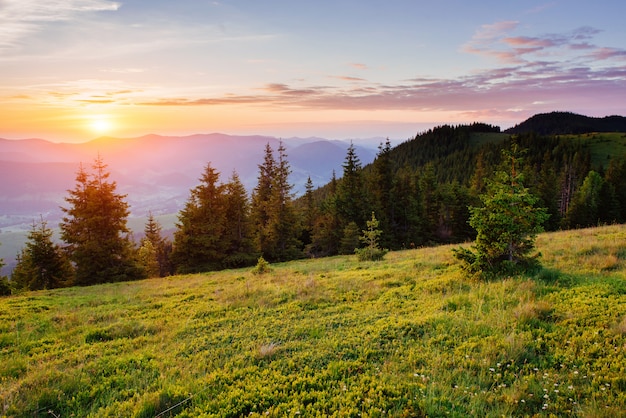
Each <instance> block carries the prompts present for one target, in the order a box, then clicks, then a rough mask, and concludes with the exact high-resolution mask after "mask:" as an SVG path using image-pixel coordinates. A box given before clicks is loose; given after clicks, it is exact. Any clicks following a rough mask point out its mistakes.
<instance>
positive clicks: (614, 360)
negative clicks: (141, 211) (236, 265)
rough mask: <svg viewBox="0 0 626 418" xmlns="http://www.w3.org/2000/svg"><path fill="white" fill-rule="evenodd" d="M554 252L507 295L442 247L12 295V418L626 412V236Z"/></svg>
mask: <svg viewBox="0 0 626 418" xmlns="http://www.w3.org/2000/svg"><path fill="white" fill-rule="evenodd" d="M537 244H538V249H539V250H540V251H541V252H542V254H543V256H542V263H543V269H542V270H541V271H540V272H538V273H536V274H535V275H534V276H529V277H526V276H524V277H509V278H506V279H503V280H498V281H490V282H482V281H472V280H468V279H466V278H464V277H463V275H462V273H461V271H460V269H459V266H458V264H457V263H456V261H455V260H454V258H453V256H452V253H451V247H449V246H442V247H437V248H424V249H416V250H407V251H399V252H392V253H389V254H387V256H386V257H385V260H384V261H382V262H366V263H359V262H358V261H357V259H356V256H340V257H332V258H325V259H312V260H301V261H296V262H290V263H285V264H276V265H272V271H271V272H269V273H266V274H263V275H254V274H252V270H251V269H244V270H230V271H224V272H216V273H207V274H199V275H189V276H175V277H168V278H163V279H152V280H145V281H141V282H130V283H117V284H108V285H102V286H93V287H86V288H77V287H75V288H68V289H58V290H53V291H41V292H31V293H26V294H23V295H18V296H12V297H6V298H1V299H0V416H16V417H20V416H23V417H33V416H40V417H43V416H46V417H63V418H65V417H72V416H74V417H155V416H158V417H170V416H176V417H238V416H253V417H254V416H258V417H265V416H270V417H283V416H292V417H295V416H336V417H358V416H363V417H380V416H400V417H402V416H405V417H420V416H429V417H439V416H452V417H455V416H456V417H467V416H479V417H500V416H546V417H547V416H555V417H563V416H574V417H603V416H605V417H619V416H624V412H623V411H626V275H625V272H626V226H607V227H599V228H594V229H586V230H578V231H567V232H558V233H550V234H543V235H540V236H539V238H538V240H537Z"/></svg>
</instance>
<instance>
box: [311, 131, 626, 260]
mask: <svg viewBox="0 0 626 418" xmlns="http://www.w3.org/2000/svg"><path fill="white" fill-rule="evenodd" d="M511 143H516V144H518V146H519V147H520V148H521V149H522V150H524V158H523V166H522V169H523V172H524V177H525V183H524V185H525V186H526V187H528V188H530V191H531V192H532V193H533V194H535V195H537V196H538V197H539V198H540V204H541V205H542V206H543V207H545V208H547V209H548V213H549V214H550V218H549V220H548V221H547V223H546V225H545V227H546V229H547V230H556V229H560V228H578V227H585V226H590V225H597V224H598V223H613V222H624V221H626V186H625V185H624V183H623V181H622V179H623V178H625V177H626V160H625V158H624V157H625V150H626V148H625V147H624V145H626V135H623V134H584V135H565V136H563V135H559V136H557V135H539V134H536V133H525V134H517V135H511V134H506V133H500V130H499V128H497V127H493V126H489V125H485V124H473V125H461V126H447V125H446V126H441V127H437V128H434V129H432V130H429V131H427V132H424V133H421V134H418V135H417V136H416V137H415V138H413V139H412V140H410V141H407V142H405V143H402V144H400V145H399V146H397V147H395V148H393V149H391V148H390V147H389V146H386V147H381V149H380V151H379V154H378V156H377V158H376V160H375V161H374V162H373V163H372V164H370V165H368V166H366V167H364V168H363V169H355V163H354V161H352V160H351V158H352V157H351V156H350V155H348V156H347V157H346V162H345V164H344V173H343V176H342V178H340V179H338V180H337V181H335V182H331V183H330V184H329V185H326V186H324V187H323V188H322V189H321V190H319V191H318V192H317V197H318V199H319V200H318V207H317V208H316V210H318V211H319V212H318V213H317V217H316V219H317V221H316V222H315V223H314V225H313V226H312V227H311V236H312V239H311V243H310V247H309V249H310V250H311V251H312V253H313V254H334V253H337V252H339V253H342V252H348V249H349V246H346V247H345V248H341V243H342V242H343V240H347V238H348V235H349V233H350V232H351V231H360V230H361V229H363V228H364V226H365V224H364V222H365V220H366V219H367V216H368V215H369V214H370V213H371V212H372V211H373V212H375V213H376V217H377V218H378V219H379V220H380V222H381V225H382V230H383V242H384V244H385V245H387V246H388V247H389V248H391V249H398V248H405V247H411V246H419V245H429V244H436V243H449V242H457V241H463V240H467V239H471V238H473V233H474V231H472V230H471V229H470V228H469V227H468V225H467V219H468V217H469V211H468V206H472V205H478V204H479V200H478V196H479V195H480V194H481V193H483V192H484V191H485V186H486V183H487V182H488V181H489V179H490V177H492V175H493V173H494V171H495V170H496V169H497V167H498V166H499V164H500V157H501V150H502V149H508V148H509V147H510V145H511ZM346 182H350V186H348V187H346V186H345V183H346ZM359 187H360V189H359ZM301 201H303V199H301ZM300 203H302V202H300ZM346 206H353V207H352V208H351V209H350V211H351V213H352V215H351V216H350V217H348V216H346V215H344V214H342V213H345V212H346V211H347V209H346ZM352 222H355V223H356V228H355V227H354V226H350V224H351V223H352ZM331 238H332V239H331ZM335 243H339V245H337V244H335Z"/></svg>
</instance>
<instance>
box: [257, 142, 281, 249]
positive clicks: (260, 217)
mask: <svg viewBox="0 0 626 418" xmlns="http://www.w3.org/2000/svg"><path fill="white" fill-rule="evenodd" d="M258 168H259V176H258V177H257V185H256V187H255V188H254V190H253V192H252V206H251V220H252V225H253V229H254V233H255V246H256V249H257V251H259V252H260V253H261V254H262V255H263V256H265V257H267V258H269V259H271V257H270V255H271V254H273V253H274V252H275V240H274V237H273V236H272V233H271V226H270V220H271V218H272V207H271V204H272V194H273V193H274V177H275V176H276V160H275V159H274V150H273V149H272V147H271V146H270V144H269V142H268V143H267V144H266V145H265V154H264V157H263V163H262V164H259V165H258Z"/></svg>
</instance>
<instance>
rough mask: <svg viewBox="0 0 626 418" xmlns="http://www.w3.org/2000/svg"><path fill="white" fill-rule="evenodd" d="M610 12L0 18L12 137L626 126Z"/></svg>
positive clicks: (571, 8)
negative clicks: (552, 117)
mask: <svg viewBox="0 0 626 418" xmlns="http://www.w3.org/2000/svg"><path fill="white" fill-rule="evenodd" d="M621 9H623V6H621V3H619V2H615V1H602V0H601V1H600V2H599V3H598V2H594V3H589V2H585V1H568V2H567V3H562V2H535V3H533V2H531V3H528V2H524V3H510V2H491V1H483V2H479V4H476V2H456V1H451V0H446V1H441V2H431V3H428V4H424V2H415V1H411V0H399V1H394V2H388V3H384V2H382V3H381V2H373V1H365V2H363V1H356V0H350V1H346V2H340V3H337V2H325V1H322V2H313V3H308V2H304V3H303V2H284V1H280V0H271V1H269V2H257V1H251V0H244V1H238V2H226V1H214V2H197V1H192V0H182V1H177V2H163V1H158V2H144V1H139V0H128V1H127V0H119V1H110V0H63V1H60V2H55V3H54V7H52V6H49V5H47V4H46V3H45V2H32V1H21V0H7V1H4V2H2V5H0V115H1V116H0V137H4V138H12V139H18V138H27V137H40V138H46V139H50V140H53V141H62V142H76V141H87V140H90V139H93V138H94V137H97V136H101V135H115V136H139V135H144V134H147V133H160V134H192V133H207V132H224V133H230V134H263V135H273V136H283V137H287V136H323V137H327V138H359V137H373V136H382V137H391V138H397V139H406V138H408V137H411V136H413V135H415V133H416V132H418V131H422V130H424V129H426V128H428V127H432V126H435V125H438V124H442V123H451V124H457V123H464V122H473V121H481V122H487V123H492V124H497V125H500V126H502V127H503V128H506V127H509V126H511V125H513V124H515V123H518V122H521V121H522V120H524V119H526V118H527V117H529V116H532V115H533V114H536V113H541V112H549V111H553V110H566V111H573V112H576V113H582V114H586V115H589V116H606V115H611V114H623V113H624V105H623V103H624V100H623V98H624V97H626V48H625V47H624V45H623V39H626V28H625V27H624V25H623V24H622V22H621V21H620V19H621V13H619V11H622V10H621Z"/></svg>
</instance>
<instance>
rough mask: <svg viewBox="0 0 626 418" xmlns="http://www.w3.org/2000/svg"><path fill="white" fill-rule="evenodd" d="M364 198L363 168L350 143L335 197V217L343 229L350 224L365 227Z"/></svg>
mask: <svg viewBox="0 0 626 418" xmlns="http://www.w3.org/2000/svg"><path fill="white" fill-rule="evenodd" d="M372 189H373V188H372ZM364 197H365V193H364V188H363V168H362V167H361V160H360V159H359V157H358V156H357V155H356V149H355V147H354V144H352V143H351V144H350V146H349V147H348V151H347V153H346V159H345V161H344V163H343V177H342V178H341V182H340V183H339V184H338V186H337V195H336V210H337V215H338V216H339V219H340V221H341V223H342V225H343V227H345V226H346V225H348V224H349V223H350V222H355V223H356V224H357V225H358V226H359V228H360V227H363V226H365V220H366V213H367V212H366V209H365V203H366V202H365V199H364Z"/></svg>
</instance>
